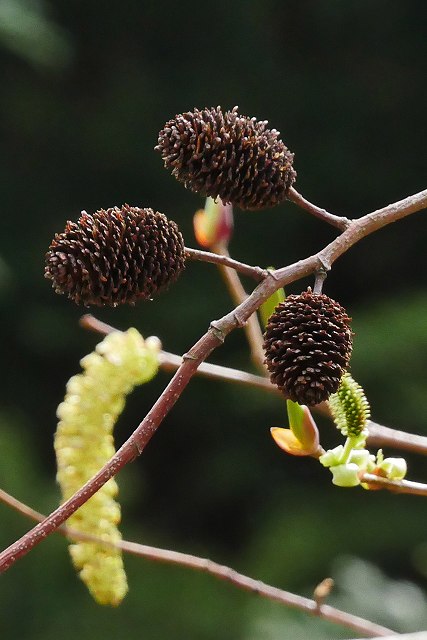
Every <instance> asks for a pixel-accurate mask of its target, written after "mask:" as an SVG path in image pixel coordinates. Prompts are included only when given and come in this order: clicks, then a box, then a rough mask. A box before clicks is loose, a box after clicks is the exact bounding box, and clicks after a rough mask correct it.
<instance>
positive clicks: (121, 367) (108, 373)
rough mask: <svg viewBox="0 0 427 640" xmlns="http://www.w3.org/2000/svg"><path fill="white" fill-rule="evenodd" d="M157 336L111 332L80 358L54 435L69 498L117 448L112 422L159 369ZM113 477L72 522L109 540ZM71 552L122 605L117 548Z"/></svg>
mask: <svg viewBox="0 0 427 640" xmlns="http://www.w3.org/2000/svg"><path fill="white" fill-rule="evenodd" d="M158 355H159V341H158V339H157V338H148V339H147V340H145V341H144V339H143V337H142V336H141V335H140V333H138V331H137V330H136V329H129V330H128V331H126V332H123V333H122V332H114V333H111V334H109V335H108V336H107V337H106V338H105V339H104V340H103V341H102V342H101V343H100V344H98V345H97V347H96V350H95V351H94V352H92V353H90V354H89V355H87V356H85V357H84V358H83V359H82V360H81V361H80V364H81V366H82V368H83V373H81V374H78V375H76V376H73V377H72V378H71V379H70V380H69V382H68V384H67V390H66V395H65V398H64V401H63V402H62V403H61V404H60V405H59V407H58V410H57V416H58V418H59V423H58V427H57V431H56V434H55V443H54V446H55V452H56V457H57V465H58V473H57V481H58V483H59V485H60V487H61V493H62V500H63V501H65V500H67V499H68V498H69V497H70V496H72V495H73V494H74V493H75V492H76V491H77V490H78V489H79V488H80V487H81V486H82V485H83V484H84V483H85V482H87V480H89V479H90V478H91V477H92V476H93V475H94V474H95V473H96V472H97V471H98V470H99V469H100V468H101V467H102V466H103V465H104V464H105V463H106V462H107V461H108V460H109V459H110V458H111V457H112V456H113V455H114V453H115V447H114V440H113V435H112V432H113V428H114V425H115V423H116V420H117V418H118V416H119V415H120V413H121V412H122V410H123V408H124V405H125V397H126V395H127V394H128V393H130V392H131V391H132V389H133V388H134V387H135V386H136V385H139V384H142V383H143V382H148V381H149V380H151V378H153V377H154V376H155V374H156V373H157V370H158ZM117 493H118V487H117V483H116V481H115V480H114V479H113V478H112V479H110V480H109V481H108V482H107V483H106V484H105V485H104V486H103V487H101V489H100V490H99V491H98V492H97V493H96V494H95V495H94V496H92V497H91V498H90V499H89V500H88V501H87V502H86V503H85V504H84V505H82V506H81V507H80V508H79V509H78V510H77V511H76V512H75V513H74V514H73V515H72V516H71V517H70V518H69V519H68V521H67V525H69V527H70V528H73V529H75V530H76V531H79V532H82V533H90V534H92V535H95V536H97V537H100V538H103V539H104V540H107V541H109V542H112V543H114V542H118V541H119V540H121V535H120V532H119V530H118V528H117V525H118V523H119V522H120V505H119V504H118V503H117V502H116V501H115V497H116V496H117ZM70 555H71V558H72V561H73V564H74V566H75V568H76V569H77V571H78V572H79V575H80V578H81V579H82V580H83V582H84V583H85V584H86V586H87V587H88V589H89V591H90V593H91V594H92V596H93V597H94V599H95V600H96V601H97V602H98V603H99V604H104V605H112V606H117V605H118V604H120V602H121V601H122V599H123V598H124V596H125V595H126V593H127V590H128V586H127V579H126V573H125V571H124V567H123V560H122V553H121V550H120V549H117V548H114V547H112V546H107V545H102V544H99V543H96V542H75V543H73V544H71V545H70Z"/></svg>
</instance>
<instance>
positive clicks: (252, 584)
mask: <svg viewBox="0 0 427 640" xmlns="http://www.w3.org/2000/svg"><path fill="white" fill-rule="evenodd" d="M0 501H1V502H4V503H5V504H7V505H8V506H10V507H12V509H15V510H16V511H18V512H19V513H21V514H22V515H24V516H26V517H28V518H31V519H32V520H35V521H36V522H42V521H43V520H44V518H45V516H44V515H43V514H42V513H39V512H38V511H35V510H34V509H31V508H30V507H29V506H27V505H26V504H24V503H23V502H21V501H20V500H17V499H16V498H14V497H13V496H11V495H10V494H8V493H6V491H3V489H0ZM57 532H58V533H60V534H61V535H63V536H66V537H67V538H69V539H72V540H81V541H83V542H85V541H90V542H96V543H97V544H101V545H105V546H109V547H114V548H118V549H121V550H122V551H124V552H127V553H131V554H133V555H136V556H139V557H142V558H146V559H147V560H153V561H156V562H165V563H167V564H176V565H180V566H183V567H188V568H190V569H195V570H197V571H202V572H204V573H208V574H209V575H212V576H214V577H216V578H220V579H221V580H226V581H227V582H230V583H231V584H232V585H234V586H235V587H237V588H239V589H244V590H245V591H249V592H252V593H255V594H257V595H260V596H262V597H263V598H268V599H269V600H275V601H276V602H280V603H281V604H283V605H286V606H288V607H292V608H294V609H298V610H300V611H304V612H305V613H308V614H310V615H313V616H317V617H319V618H322V619H324V620H329V621H330V622H334V623H336V624H341V625H343V626H345V627H347V628H349V629H352V630H353V631H356V632H358V633H364V634H365V635H367V636H368V637H369V636H375V635H376V636H385V635H389V634H390V633H393V631H392V630H391V629H387V628H386V627H383V626H380V625H377V624H375V623H374V622H371V621H369V620H365V619H364V618H360V617H359V616H354V615H352V614H349V613H346V612H345V611H341V610H340V609H336V608H335V607H331V606H327V605H324V604H323V603H320V602H319V601H318V600H317V601H316V600H309V599H308V598H304V597H302V596H299V595H297V594H295V593H291V592H290V591H284V590H282V589H278V588H277V587H272V586H270V585H267V584H265V583H264V582H261V581H260V580H254V579H253V578H249V577H248V576H245V575H244V574H242V573H238V572H237V571H235V570H234V569H231V568H230V567H226V566H224V565H221V564H218V563H217V562H214V561H212V560H208V559H207V558H200V557H199V556H193V555H191V554H188V553H181V552H179V551H172V550H169V549H159V548H158V547H151V546H148V545H145V544H139V543H137V542H129V541H127V540H118V541H116V542H112V541H107V540H103V539H102V538H98V537H97V536H94V535H91V534H89V533H82V532H80V531H76V530H75V529H72V528H70V527H65V526H64V525H61V526H60V527H58V529H57Z"/></svg>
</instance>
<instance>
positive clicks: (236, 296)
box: [214, 245, 269, 374]
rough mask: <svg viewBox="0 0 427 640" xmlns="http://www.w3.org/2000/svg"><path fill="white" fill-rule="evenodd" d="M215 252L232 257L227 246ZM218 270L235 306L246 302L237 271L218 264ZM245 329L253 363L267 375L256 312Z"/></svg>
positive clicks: (216, 249)
mask: <svg viewBox="0 0 427 640" xmlns="http://www.w3.org/2000/svg"><path fill="white" fill-rule="evenodd" d="M214 250H215V252H216V253H215V255H221V256H223V257H224V258H229V257H230V256H229V253H228V249H227V247H226V246H225V245H217V246H216V247H215V248H214ZM218 268H219V271H220V273H221V275H222V277H223V279H224V282H225V284H226V287H227V289H228V292H229V294H230V296H231V299H232V300H233V302H234V304H235V305H236V306H237V305H239V304H241V303H242V302H243V301H244V300H246V299H247V297H248V294H247V293H246V291H245V290H244V288H243V285H242V283H241V282H240V278H239V276H238V275H237V273H236V271H233V269H228V268H227V267H226V266H223V265H221V264H218ZM265 273H266V274H267V275H268V274H269V271H267V270H265ZM243 329H244V332H245V334H246V339H247V341H248V344H249V349H250V352H251V359H252V362H253V363H254V365H255V366H256V367H257V369H258V370H259V371H261V372H263V373H264V374H266V373H267V371H266V368H265V366H264V357H265V356H264V350H263V348H262V343H263V337H262V331H261V327H260V325H259V321H258V317H257V314H256V312H255V313H253V314H252V315H251V316H250V317H249V318H248V320H247V322H246V324H245V326H244V327H243Z"/></svg>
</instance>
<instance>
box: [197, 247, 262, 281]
mask: <svg viewBox="0 0 427 640" xmlns="http://www.w3.org/2000/svg"><path fill="white" fill-rule="evenodd" d="M185 254H186V257H187V258H188V259H190V260H198V261H199V262H210V263H212V264H217V265H221V266H224V267H228V268H229V269H233V270H234V271H238V272H239V273H241V274H242V275H244V276H249V277H250V278H253V279H254V280H256V281H257V282H259V281H260V280H263V279H264V278H265V277H266V276H267V275H268V271H267V269H261V267H253V266H251V265H249V264H245V263H244V262H239V261H238V260H234V259H233V258H231V257H230V256H229V255H228V254H225V253H211V252H209V251H202V250H201V249H190V248H189V247H185Z"/></svg>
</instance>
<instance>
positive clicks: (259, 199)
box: [155, 107, 296, 209]
mask: <svg viewBox="0 0 427 640" xmlns="http://www.w3.org/2000/svg"><path fill="white" fill-rule="evenodd" d="M279 135H280V133H279V132H278V131H276V129H268V128H267V121H261V122H257V120H256V118H247V117H246V116H240V115H239V114H238V113H237V107H234V109H232V111H226V112H225V113H223V112H222V110H221V107H217V108H216V109H215V108H211V109H203V110H202V111H199V110H198V109H194V111H189V112H187V113H184V114H179V115H177V116H175V118H174V119H173V120H170V121H169V122H167V123H166V124H165V126H164V128H163V129H162V130H161V131H160V133H159V140H158V145H157V147H155V149H156V150H157V151H159V152H160V153H161V155H162V158H163V161H164V165H165V167H166V168H167V169H172V175H174V176H175V178H177V180H179V181H180V182H183V183H184V184H185V186H186V187H187V188H189V189H191V190H192V191H196V192H198V193H200V194H202V195H205V196H211V197H212V198H217V197H219V198H221V200H222V201H223V202H224V203H231V204H234V205H237V206H238V207H240V208H241V209H264V208H266V207H273V206H274V205H276V204H278V203H279V202H282V201H283V200H284V199H285V198H286V196H287V194H288V191H289V189H290V187H291V186H292V184H293V182H294V181H295V178H296V172H295V170H294V169H293V167H292V162H293V158H294V155H293V153H291V152H290V151H289V149H288V148H287V147H286V146H285V145H284V143H283V142H282V141H281V140H280V138H279Z"/></svg>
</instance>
